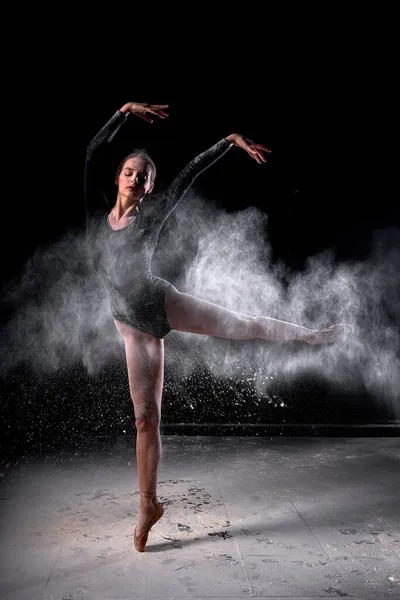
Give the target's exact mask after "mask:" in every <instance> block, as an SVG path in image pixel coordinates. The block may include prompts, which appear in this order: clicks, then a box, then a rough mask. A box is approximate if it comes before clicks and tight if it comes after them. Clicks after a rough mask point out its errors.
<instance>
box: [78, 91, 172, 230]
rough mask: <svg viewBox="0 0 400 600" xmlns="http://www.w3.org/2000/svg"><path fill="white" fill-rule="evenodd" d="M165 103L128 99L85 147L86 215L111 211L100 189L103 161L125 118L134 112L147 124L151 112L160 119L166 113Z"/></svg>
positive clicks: (87, 216)
mask: <svg viewBox="0 0 400 600" xmlns="http://www.w3.org/2000/svg"><path fill="white" fill-rule="evenodd" d="M167 106H168V105H167V104H144V103H140V102H127V103H126V104H124V105H123V106H122V107H121V108H120V109H119V110H117V112H116V113H115V114H114V115H113V116H112V117H111V119H110V120H109V121H108V122H107V123H106V124H105V125H104V127H102V129H100V131H99V132H98V133H97V134H96V135H95V136H94V138H93V139H92V140H91V142H90V143H89V145H88V147H87V151H86V162H85V207H86V218H87V220H88V219H89V217H90V216H91V215H92V214H93V213H94V212H96V211H97V210H100V209H101V208H103V209H106V210H110V209H111V208H112V206H111V204H110V203H109V202H108V201H107V196H106V194H105V192H104V189H103V180H102V174H103V168H102V167H103V165H102V161H103V158H104V156H105V152H106V150H107V148H108V147H109V145H110V144H111V143H112V141H113V140H114V137H115V136H116V134H117V133H118V131H119V130H120V128H121V127H122V126H123V124H124V123H125V122H126V121H127V117H128V116H129V115H130V114H133V115H136V116H138V117H140V118H142V119H144V120H145V121H147V122H148V123H152V122H153V118H152V116H151V115H156V116H159V117H161V118H164V117H166V116H167V113H166V112H165V111H164V110H163V109H164V108H167Z"/></svg>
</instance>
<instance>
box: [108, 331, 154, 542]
mask: <svg viewBox="0 0 400 600" xmlns="http://www.w3.org/2000/svg"><path fill="white" fill-rule="evenodd" d="M115 325H116V327H117V329H118V331H119V333H120V335H121V336H122V338H123V340H124V344H125V354H126V363H127V368H128V380H129V389H130V393H131V398H132V401H133V406H134V411H135V422H136V428H137V438H136V460H137V468H138V480H139V491H140V508H141V510H140V514H139V520H138V523H137V526H136V533H137V535H140V533H141V532H142V530H143V529H144V528H145V526H146V524H147V523H148V521H149V514H150V515H151V514H152V510H153V509H154V506H155V504H156V502H157V470H158V465H159V462H160V459H161V453H162V449H161V436H160V421H161V397H162V388H163V380H164V342H163V340H159V339H157V338H155V337H153V336H151V335H148V334H146V333H142V332H140V331H138V330H136V329H133V328H132V327H128V326H127V325H124V324H123V323H120V322H119V321H115Z"/></svg>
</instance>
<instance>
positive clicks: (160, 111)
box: [120, 102, 169, 123]
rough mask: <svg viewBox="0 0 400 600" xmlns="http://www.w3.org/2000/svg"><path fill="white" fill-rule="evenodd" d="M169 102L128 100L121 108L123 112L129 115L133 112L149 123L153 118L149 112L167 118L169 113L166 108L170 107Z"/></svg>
mask: <svg viewBox="0 0 400 600" xmlns="http://www.w3.org/2000/svg"><path fill="white" fill-rule="evenodd" d="M168 106H169V105H168V104H147V103H142V102H127V103H126V104H124V106H123V107H122V108H121V109H120V110H121V112H122V113H124V114H125V115H128V114H129V113H131V114H132V115H136V116H138V117H140V118H141V119H144V120H145V121H147V122H148V123H152V122H153V119H152V117H151V116H149V115H148V114H147V113H150V114H152V115H155V116H156V117H161V119H165V117H168V113H166V112H165V110H164V108H168Z"/></svg>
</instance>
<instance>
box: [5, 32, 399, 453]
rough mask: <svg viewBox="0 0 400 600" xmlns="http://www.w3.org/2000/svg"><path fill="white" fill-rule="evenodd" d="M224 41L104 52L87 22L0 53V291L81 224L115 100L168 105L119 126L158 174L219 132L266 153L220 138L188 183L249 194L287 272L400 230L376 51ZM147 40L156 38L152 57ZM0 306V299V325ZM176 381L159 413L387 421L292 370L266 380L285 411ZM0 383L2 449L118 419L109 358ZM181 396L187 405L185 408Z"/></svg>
mask: <svg viewBox="0 0 400 600" xmlns="http://www.w3.org/2000/svg"><path fill="white" fill-rule="evenodd" d="M38 33H40V32H38ZM72 34H73V32H72ZM204 35H205V37H206V32H205V34H204ZM228 37H229V36H227V34H226V35H224V33H221V36H220V37H219V38H218V39H215V38H214V41H213V47H212V48H210V44H208V49H209V50H210V52H209V53H207V54H206V53H204V52H203V48H202V47H201V46H196V44H193V45H194V46H196V47H195V49H194V50H193V49H192V48H190V47H189V46H188V44H187V41H185V43H182V45H181V47H180V48H179V49H178V51H177V52H176V54H175V55H174V56H173V57H172V56H169V54H168V52H167V49H166V46H165V44H166V42H165V41H163V42H160V43H157V41H156V40H157V38H156V36H155V35H153V36H150V39H148V40H147V42H146V45H145V46H143V44H141V43H139V42H138V43H133V45H132V47H131V49H130V50H129V51H128V50H124V51H123V52H122V51H121V52H119V51H118V48H116V46H115V45H114V43H113V42H111V41H109V43H105V39H106V36H105V35H104V34H100V33H99V32H95V31H91V32H88V36H87V39H86V40H83V38H82V36H81V37H80V38H79V45H76V44H74V43H73V35H72V38H71V44H67V43H65V44H64V45H63V44H59V43H57V33H56V32H53V33H52V34H51V35H50V34H49V36H48V37H47V38H46V42H47V43H46V44H43V45H40V44H38V42H37V40H36V45H33V46H30V45H29V44H27V45H26V47H24V52H23V55H22V57H21V58H20V59H17V58H16V57H13V58H12V60H10V61H9V69H8V70H9V72H8V73H7V77H8V80H7V84H8V85H7V89H8V90H9V93H8V95H7V97H6V106H5V109H4V112H5V124H4V130H5V134H4V135H5V139H6V140H7V147H8V152H7V160H8V161H9V164H8V165H7V167H8V170H7V175H6V177H5V178H4V182H3V183H4V186H3V194H4V201H3V236H2V238H1V241H2V249H1V251H2V255H3V262H2V264H3V288H4V289H5V290H7V288H8V286H9V285H10V282H11V281H15V280H18V277H19V274H20V272H21V270H22V269H23V266H24V264H25V262H26V261H27V260H29V258H30V256H31V255H32V253H34V252H35V250H36V249H37V248H38V247H39V246H41V245H46V244H48V243H51V242H53V241H57V240H58V239H59V238H60V237H62V236H63V235H64V234H65V232H68V231H69V230H71V229H74V230H75V229H78V230H79V229H80V228H82V227H83V225H84V210H83V208H84V206H83V167H84V159H85V152H86V146H87V144H88V142H89V141H90V139H91V138H92V137H93V135H94V134H95V133H96V132H97V131H98V130H99V128H100V127H101V126H102V125H103V124H104V123H105V121H106V120H108V118H110V116H111V115H112V114H113V113H114V112H115V110H116V109H118V108H120V107H121V106H122V105H123V104H124V103H125V102H127V101H130V100H133V101H138V102H150V103H168V104H169V105H170V109H169V114H170V116H169V118H168V119H167V120H165V121H158V122H156V123H154V124H153V125H148V124H147V123H144V122H142V121H140V120H139V119H137V122H135V127H134V129H135V135H136V136H137V137H136V140H135V145H136V146H145V147H146V148H148V149H149V151H150V152H151V154H152V155H153V156H154V158H155V161H156V164H157V165H158V169H159V175H158V177H159V181H160V182H161V183H162V182H164V181H168V180H169V179H170V178H171V177H172V176H174V175H175V174H176V173H177V172H178V171H179V169H180V168H182V167H183V166H184V165H185V164H186V162H187V161H188V160H189V159H190V158H192V157H193V156H195V155H196V154H198V153H199V152H200V151H202V150H203V149H204V148H206V147H208V146H210V145H211V144H213V143H215V142H216V141H217V140H218V139H220V138H221V137H223V136H226V135H228V134H229V133H233V132H236V131H237V132H240V133H243V134H244V135H247V136H249V137H251V138H253V139H254V140H256V141H259V142H260V143H263V144H265V145H266V146H268V147H269V148H271V149H272V155H271V158H270V159H269V161H268V165H267V166H265V165H262V166H258V165H256V163H254V162H253V161H251V160H250V159H249V158H248V157H247V156H246V155H245V153H243V152H240V151H239V150H237V151H236V149H234V150H235V152H234V153H231V154H230V156H229V159H227V160H226V162H225V163H222V162H221V163H219V164H218V165H216V166H215V167H213V169H211V170H210V171H209V172H207V173H206V174H205V175H204V176H203V177H202V179H201V182H200V183H198V185H199V186H201V189H202V191H204V193H205V194H206V195H207V197H209V199H210V202H214V203H217V204H218V205H220V206H221V207H223V208H225V209H227V210H237V209H241V208H245V207H246V206H248V205H249V204H253V205H256V206H258V207H259V208H260V209H261V210H263V211H264V212H265V213H266V214H268V236H269V240H270V242H271V244H272V248H273V254H274V259H275V260H283V261H285V263H286V264H287V266H288V268H289V269H292V270H296V269H298V270H301V269H302V267H303V265H304V261H305V260H306V259H307V257H308V256H311V255H314V254H315V253H317V252H320V251H321V250H323V249H325V248H331V249H333V250H334V252H335V255H336V259H337V260H347V259H354V260H363V258H364V257H365V256H367V255H368V253H369V251H370V247H371V243H372V239H373V235H374V232H375V231H377V230H380V229H386V228H395V229H398V228H399V226H400V219H399V211H398V191H397V183H396V181H395V176H394V171H395V163H394V160H395V158H394V145H395V143H396V139H395V129H394V104H395V100H394V88H395V85H394V80H395V78H394V62H395V61H394V60H393V59H391V58H390V56H387V55H385V54H384V53H381V54H376V53H370V52H364V53H356V52H354V53H353V52H348V53H342V54H339V53H334V52H324V51H323V50H321V48H319V47H318V46H315V47H311V48H310V46H309V45H307V44H304V45H303V46H302V45H301V44H298V43H297V44H294V46H295V47H294V48H290V49H288V48H286V49H283V50H282V49H280V50H279V51H277V50H274V49H270V48H268V46H267V44H265V47H264V44H262V43H260V44H259V45H258V46H255V47H253V48H249V47H248V45H247V44H243V42H240V43H238V44H237V46H235V42H234V41H230V40H229V39H228ZM152 43H153V45H156V44H157V45H156V52H153V53H152V52H151V47H152ZM260 192H261V193H260ZM249 199H251V200H250V201H249ZM54 217H55V218H54ZM9 316H10V314H9V312H8V308H7V307H4V312H3V323H6V322H7V319H8V318H9ZM216 343H217V341H216ZM218 343H219V342H218ZM3 351H7V349H6V348H3ZM166 351H167V343H166ZM166 378H168V373H166ZM207 381H209V380H207ZM110 382H112V383H111V384H110ZM175 383H176V384H177V386H178V387H174V386H172V387H169V388H168V386H167V387H166V393H165V398H164V412H163V420H164V422H167V423H168V422H197V423H202V422H204V423H207V422H208V423H209V422H214V423H218V422H219V423H260V422H261V423H268V422H269V423H279V422H282V420H285V421H286V422H293V423H302V422H303V423H304V422H306V423H312V422H325V423H341V422H342V423H343V422H345V423H350V422H355V423H357V422H363V423H368V422H377V421H383V422H389V421H390V420H392V419H393V418H394V415H393V414H391V412H390V411H389V410H388V408H387V407H386V405H385V404H384V403H383V402H382V401H381V399H380V398H371V397H368V395H367V394H366V392H365V390H363V389H361V390H359V393H357V394H356V393H351V394H350V393H349V394H348V395H346V394H343V393H341V395H338V394H337V393H336V392H335V390H334V389H328V387H327V386H326V385H322V384H321V383H320V382H316V381H314V382H312V381H311V380H310V378H307V377H305V380H304V381H303V380H299V381H298V382H297V386H296V387H295V388H291V389H287V388H284V389H281V390H279V392H280V393H281V394H284V395H285V398H286V399H287V398H289V399H290V402H289V404H290V408H289V409H287V410H286V412H285V414H283V412H282V411H280V410H279V409H278V410H273V409H272V408H271V409H270V410H269V409H268V410H267V411H266V410H265V407H264V409H263V410H261V408H260V407H259V405H254V406H253V405H252V404H251V400H249V401H248V403H247V405H246V402H244V403H242V405H241V407H239V408H238V407H236V408H235V409H233V407H232V405H231V404H230V402H229V394H228V393H227V391H226V389H225V387H224V382H213V383H212V389H213V398H214V400H213V402H214V404H213V405H210V402H209V401H207V402H204V398H206V397H207V394H209V393H210V388H207V386H205V385H204V378H202V374H201V373H200V374H199V376H198V377H197V379H196V378H195V379H194V381H192V382H191V383H190V386H189V387H188V385H189V384H187V383H182V382H181V383H179V382H175ZM111 385H112V391H111V390H110V387H111ZM179 385H180V386H181V387H179ZM185 386H186V387H185ZM178 388H179V393H178V392H177V389H178ZM189 388H190V389H189ZM2 390H3V393H2V400H1V402H2V404H1V410H2V440H3V445H8V446H9V447H11V446H13V447H14V446H18V445H22V446H24V445H26V444H27V443H28V442H31V443H33V444H34V445H38V446H40V444H42V443H43V440H44V439H45V438H48V437H50V438H52V439H53V440H54V439H55V440H61V442H63V440H65V439H68V440H70V439H73V438H74V436H76V435H81V434H82V435H86V436H89V437H91V436H92V437H96V436H97V435H100V434H104V435H106V434H107V433H118V434H120V433H121V431H123V430H126V431H128V433H130V432H131V431H132V429H133V411H132V406H131V402H130V399H129V392H128V388H127V380H126V372H125V365H124V361H123V355H122V354H121V357H120V360H116V362H115V363H114V364H110V366H109V368H106V369H105V372H104V373H102V375H101V377H99V378H97V379H96V378H87V377H86V374H85V373H84V370H83V369H81V368H79V366H78V367H77V368H76V369H74V370H73V371H66V372H65V371H60V372H57V373H55V374H53V375H51V376H48V377H46V378H44V377H43V375H40V376H37V375H35V374H34V373H31V372H30V371H29V368H28V367H26V366H25V365H21V366H19V367H18V368H16V369H15V370H14V371H13V372H11V373H7V375H6V376H5V377H4V378H3V385H2ZM168 390H170V391H168ZM171 390H175V392H173V391H171ZM174 394H175V396H174ZM117 397H118V400H116V398H117ZM244 397H246V395H244ZM189 398H190V399H191V401H192V403H194V405H195V410H194V411H193V409H191V410H189V409H188V407H187V404H188V399H189ZM305 398H306V399H307V402H306V403H305V402H304V399H305ZM332 398H335V402H333V401H332ZM245 405H246V408H244V407H245ZM216 406H217V408H216Z"/></svg>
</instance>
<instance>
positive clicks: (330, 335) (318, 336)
mask: <svg viewBox="0 0 400 600" xmlns="http://www.w3.org/2000/svg"><path fill="white" fill-rule="evenodd" d="M346 333H354V329H353V327H352V325H350V324H348V323H338V324H337V325H331V326H330V327H327V328H326V329H319V330H314V331H313V330H309V331H307V333H306V334H305V336H304V338H303V341H304V342H306V343H307V344H313V345H318V344H319V345H327V344H334V343H335V342H337V341H339V340H340V339H341V338H343V337H344V335H345V334H346Z"/></svg>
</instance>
